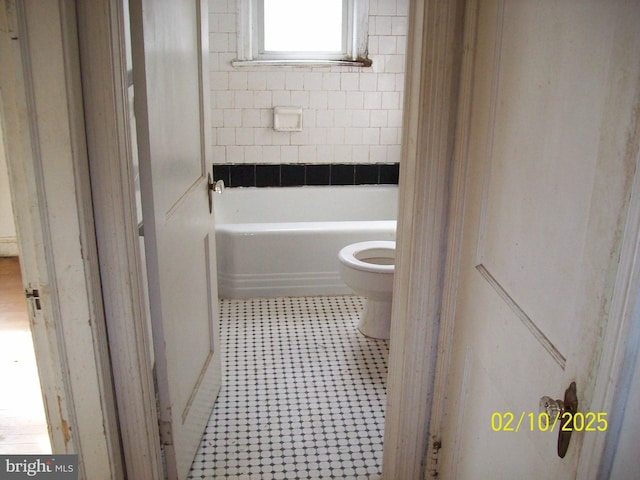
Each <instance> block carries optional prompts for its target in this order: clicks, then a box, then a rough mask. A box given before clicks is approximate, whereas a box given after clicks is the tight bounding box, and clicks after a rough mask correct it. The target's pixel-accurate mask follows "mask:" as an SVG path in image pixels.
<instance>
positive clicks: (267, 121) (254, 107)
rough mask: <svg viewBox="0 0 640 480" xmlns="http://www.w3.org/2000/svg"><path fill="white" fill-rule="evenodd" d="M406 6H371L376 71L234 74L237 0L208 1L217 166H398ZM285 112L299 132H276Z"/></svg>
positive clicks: (395, 0) (376, 1) (239, 70)
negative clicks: (276, 116)
mask: <svg viewBox="0 0 640 480" xmlns="http://www.w3.org/2000/svg"><path fill="white" fill-rule="evenodd" d="M408 4H409V0H370V1H369V58H370V59H371V60H372V62H373V64H372V66H371V67H349V66H332V67H282V66H281V67H274V66H252V67H246V66H245V67H234V66H233V65H232V64H231V62H232V61H233V60H234V59H235V58H236V56H237V49H236V45H237V32H236V29H237V9H238V5H237V0H209V30H210V33H209V69H210V75H209V80H210V88H211V123H212V142H213V162H214V163H274V164H278V163H280V164H284V163H305V164H309V163H397V162H399V161H400V141H401V133H400V128H401V125H402V94H403V89H404V67H405V50H406V44H407V14H408ZM279 105H284V106H286V105H294V106H300V107H302V109H303V130H302V131H301V132H276V131H274V130H273V107H275V106H279Z"/></svg>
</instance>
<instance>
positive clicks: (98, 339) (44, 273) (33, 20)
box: [0, 0, 123, 478]
mask: <svg viewBox="0 0 640 480" xmlns="http://www.w3.org/2000/svg"><path fill="white" fill-rule="evenodd" d="M0 34H1V37H0V57H1V58H2V59H3V62H2V65H3V68H2V69H0V85H1V88H0V94H1V96H0V103H1V107H2V115H1V118H0V120H1V121H2V128H3V129H4V132H5V135H4V138H5V148H6V152H7V163H8V169H9V178H10V185H11V193H12V198H13V207H14V213H15V215H14V217H15V220H16V230H17V232H18V242H19V250H20V263H21V269H22V276H23V284H24V286H25V288H28V289H33V290H37V291H38V292H39V299H40V302H39V303H40V308H38V305H36V304H35V303H34V302H33V303H30V305H29V307H30V308H29V317H30V324H31V333H32V336H33V340H34V350H35V353H36V362H37V366H38V372H39V376H40V383H41V388H42V394H43V400H44V405H45V412H46V416H47V423H48V429H49V436H50V439H51V444H52V451H53V452H54V453H55V454H73V453H75V454H78V457H79V458H78V459H79V462H78V467H79V473H80V476H81V477H83V478H84V477H87V478H121V477H122V476H123V465H122V461H121V456H120V440H119V432H118V424H117V415H116V411H115V407H114V398H113V386H112V383H111V369H110V364H109V353H108V346H107V341H106V332H105V325H104V315H103V308H102V299H101V296H100V289H101V285H100V278H99V273H98V265H97V261H96V245H95V236H94V230H93V228H94V219H93V215H92V209H91V199H90V191H89V188H88V185H89V172H88V169H87V158H86V145H85V143H84V138H85V131H84V124H83V111H82V97H81V95H80V94H79V92H80V75H79V73H80V72H79V66H78V45H77V31H76V17H75V6H74V2H73V1H70V0H62V1H60V2H27V1H21V0H16V1H2V2H0Z"/></svg>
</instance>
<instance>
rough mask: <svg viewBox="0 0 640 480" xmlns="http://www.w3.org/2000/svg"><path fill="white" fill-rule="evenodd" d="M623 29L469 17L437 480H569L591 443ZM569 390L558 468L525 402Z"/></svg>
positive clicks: (629, 70)
mask: <svg viewBox="0 0 640 480" xmlns="http://www.w3.org/2000/svg"><path fill="white" fill-rule="evenodd" d="M638 25H640V4H639V2H637V1H636V2H625V1H611V2H599V1H584V2H564V1H562V2H558V1H555V0H548V1H536V2H522V1H510V0H493V1H486V2H484V1H483V2H479V11H478V23H477V43H476V48H477V49H476V52H475V63H474V70H473V80H472V82H473V90H472V100H471V123H470V125H471V128H470V136H469V149H468V151H469V157H468V170H467V173H466V179H467V180H466V189H465V194H464V212H463V215H464V216H463V233H462V235H463V236H462V243H461V257H460V271H459V277H458V287H457V291H456V293H455V297H456V303H455V326H454V334H453V338H454V340H453V345H452V350H451V352H452V353H451V362H450V366H449V369H448V371H449V380H448V384H447V387H446V397H447V399H446V402H447V403H446V412H445V419H444V424H443V431H442V451H441V465H440V477H439V478H446V479H449V478H451V479H454V478H455V479H467V478H469V479H477V478H493V479H501V478H505V479H512V478H522V479H525V478H531V479H534V478H536V479H540V478H554V479H565V478H566V479H569V478H575V475H576V469H577V465H578V460H579V456H580V448H581V445H582V443H583V441H584V438H585V436H586V435H604V434H605V433H604V432H603V431H600V430H604V429H606V427H607V425H606V423H605V422H604V421H605V420H606V413H607V412H598V410H597V407H595V406H592V405H591V397H592V392H593V389H594V384H595V372H597V367H598V361H599V356H598V355H599V351H600V347H601V339H602V332H603V331H604V330H605V328H606V326H607V322H608V312H609V306H610V300H611V291H612V287H613V282H614V279H615V275H616V271H617V268H618V259H619V250H620V245H621V236H622V235H621V232H622V231H623V229H624V224H625V218H626V217H625V216H626V211H627V204H628V199H629V192H630V186H631V182H632V179H633V175H634V172H635V168H636V161H637V155H638V151H637V150H638V149H637V139H636V140H634V135H635V134H637V133H635V134H634V125H636V123H637V121H638V120H637V114H638V92H639V91H640V90H639V83H638V79H639V73H640V68H639V66H640V65H639V63H640V62H639V59H640V29H638ZM571 382H576V386H577V393H578V400H579V411H580V412H582V414H583V415H584V418H585V419H586V420H587V422H586V423H584V424H582V423H578V422H576V425H575V428H576V429H581V430H582V431H581V432H574V433H573V435H572V438H571V441H570V444H569V448H568V451H567V453H566V456H565V457H564V458H560V457H559V456H558V454H557V446H556V445H557V438H558V433H557V432H558V429H559V428H560V427H559V425H556V427H555V430H554V431H553V432H550V431H546V432H545V431H542V430H544V429H545V426H544V424H542V426H541V425H540V424H539V423H538V415H539V401H540V399H541V397H543V396H545V395H546V396H550V397H552V398H553V399H563V397H564V392H565V389H566V388H567V387H568V386H569V385H570V383H571ZM599 413H605V415H600V416H598V414H599ZM591 420H593V421H592V422H591V423H589V422H590V421H591ZM546 428H548V427H546ZM516 430H517V431H516ZM586 430H589V431H586Z"/></svg>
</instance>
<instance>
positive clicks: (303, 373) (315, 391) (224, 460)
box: [190, 296, 388, 480]
mask: <svg viewBox="0 0 640 480" xmlns="http://www.w3.org/2000/svg"><path fill="white" fill-rule="evenodd" d="M361 307H362V303H361V300H360V299H359V298H358V297H351V296H339V297H300V298H271V299H249V300H221V306H220V308H221V339H222V343H223V345H224V349H223V355H224V359H225V360H224V362H225V363H224V365H225V367H224V368H225V384H224V386H223V387H222V390H221V392H220V396H219V397H218V401H217V403H216V405H215V407H214V411H213V413H212V415H211V419H210V420H209V425H208V426H207V429H206V431H205V434H204V437H203V440H202V443H201V445H200V449H199V451H198V453H197V454H196V458H195V460H194V463H193V466H192V470H191V475H190V478H192V479H201V478H206V479H260V480H267V479H286V480H293V479H325V478H327V479H328V478H348V479H375V478H379V476H380V472H381V458H382V437H383V426H384V405H385V389H386V375H387V357H388V346H387V342H386V341H383V340H374V339H370V338H366V337H364V336H363V335H361V334H360V333H359V332H358V331H357V328H356V325H357V321H358V314H359V311H360V309H361Z"/></svg>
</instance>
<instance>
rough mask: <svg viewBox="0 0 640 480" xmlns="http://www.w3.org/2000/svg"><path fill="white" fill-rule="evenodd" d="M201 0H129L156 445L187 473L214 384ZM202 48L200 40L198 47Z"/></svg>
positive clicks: (170, 464) (173, 468)
mask: <svg viewBox="0 0 640 480" xmlns="http://www.w3.org/2000/svg"><path fill="white" fill-rule="evenodd" d="M206 4H207V2H206V0H205V1H202V2H194V1H189V0H181V1H177V0H166V1H158V0H138V1H134V2H131V18H132V22H131V24H132V43H133V46H132V49H133V73H134V89H135V105H136V121H137V127H138V132H137V135H138V145H139V153H140V180H141V194H142V208H143V220H144V237H145V250H146V263H147V271H148V278H149V303H150V310H151V321H152V331H153V340H154V350H155V358H156V371H157V379H158V397H159V408H160V412H159V416H160V423H161V425H160V434H161V441H162V443H163V445H164V448H165V459H166V465H167V473H168V475H169V478H172V479H174V478H186V476H187V474H188V472H189V468H190V466H191V463H192V461H193V457H194V455H195V452H196V449H197V447H198V445H199V443H200V441H201V438H202V433H203V432H204V428H205V426H206V423H207V421H208V419H209V416H210V414H211V410H212V408H213V404H214V402H215V399H216V396H217V393H218V390H219V388H220V383H221V370H220V348H219V337H218V317H217V315H218V308H217V284H216V278H217V277H216V273H215V272H216V259H215V245H214V241H215V233H214V223H213V215H212V214H211V213H210V212H209V203H208V182H207V178H206V171H207V164H208V163H210V162H209V161H208V160H207V159H206V155H205V152H206V151H207V150H208V148H209V141H208V139H207V137H208V135H207V132H208V131H209V128H208V126H207V125H206V118H207V117H206V116H205V115H204V109H203V105H206V104H208V102H206V101H205V100H203V98H204V97H205V95H206V89H207V88H208V86H207V84H206V83H205V82H206V77H205V76H204V75H202V71H203V67H202V64H203V55H206V54H207V52H206V49H204V50H203V48H202V47H201V45H202V40H203V38H202V35H201V34H203V35H204V36H205V37H206V36H208V28H207V27H206V24H207V10H206ZM205 44H206V43H205Z"/></svg>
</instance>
